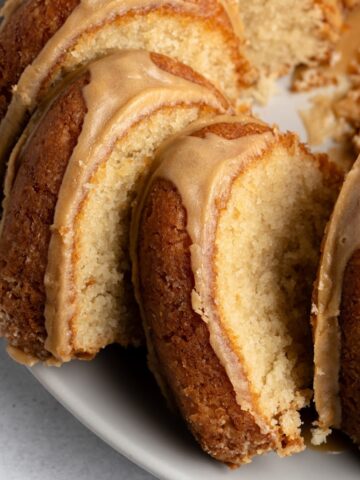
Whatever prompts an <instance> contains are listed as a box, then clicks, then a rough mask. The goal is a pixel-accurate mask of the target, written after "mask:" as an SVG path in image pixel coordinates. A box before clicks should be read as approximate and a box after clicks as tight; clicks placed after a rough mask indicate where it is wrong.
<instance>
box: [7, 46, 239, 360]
mask: <svg viewBox="0 0 360 480" xmlns="http://www.w3.org/2000/svg"><path fill="white" fill-rule="evenodd" d="M226 111H228V112H231V111H232V110H231V108H230V107H229V105H228V103H227V101H226V100H225V99H224V97H222V95H221V94H220V93H219V92H218V91H217V90H216V89H215V88H214V87H213V86H212V85H211V84H209V82H207V81H206V80H205V79H203V78H202V77H201V76H200V75H198V74H197V73H195V72H194V71H193V70H192V69H190V67H187V66H185V65H183V64H180V63H179V62H177V61H175V60H172V59H170V58H168V57H165V56H163V55H160V54H150V53H147V52H145V51H124V52H120V53H117V54H113V55H111V56H109V57H105V58H104V59H101V60H98V61H97V62H95V63H93V64H90V65H89V66H88V67H87V68H86V69H85V71H84V72H82V73H81V75H80V76H79V77H77V78H76V79H75V80H73V81H72V83H70V84H69V85H68V86H66V87H65V89H64V90H63V91H62V92H61V93H60V94H59V95H58V96H57V97H56V98H55V99H53V101H52V102H50V104H49V105H48V106H47V107H46V108H43V109H42V112H40V113H39V115H38V116H39V117H40V118H36V119H34V120H33V121H32V122H30V124H29V127H28V128H27V130H26V131H25V132H24V134H23V136H22V137H21V139H20V141H19V143H18V145H17V147H16V148H15V150H14V152H13V154H12V157H11V159H10V163H9V167H8V173H7V178H6V184H5V201H4V217H3V220H2V230H1V236H0V331H1V334H2V335H3V336H5V337H6V338H7V340H8V345H9V346H8V352H9V353H10V354H11V355H12V356H13V357H14V358H15V359H16V360H18V361H20V362H23V363H27V364H32V363H35V362H36V361H38V360H42V361H47V362H48V363H49V364H51V363H58V364H59V363H61V362H65V361H69V360H71V359H72V358H75V357H76V358H91V357H93V356H94V355H95V354H96V353H97V352H98V351H99V350H100V349H101V348H103V347H105V346H106V345H108V344H110V343H113V342H118V343H120V344H122V345H128V344H129V343H132V344H138V343H139V341H140V340H141V338H142V330H141V328H140V322H139V321H137V310H136V308H135V302H134V301H133V294H132V289H131V287H130V283H131V282H130V266H129V259H128V255H127V248H128V247H127V244H128V229H129V227H128V224H129V221H130V210H131V207H132V205H133V204H134V202H135V201H136V196H137V191H138V189H139V188H140V185H141V183H142V180H143V179H144V177H146V174H147V172H148V170H149V169H150V167H151V164H152V160H153V154H154V150H155V149H156V148H157V147H158V146H159V144H160V143H161V142H162V141H163V140H164V139H166V138H167V137H169V136H170V135H172V134H174V133H176V132H178V131H179V130H181V129H182V128H184V127H185V126H186V125H188V124H189V123H190V122H192V121H194V120H196V119H197V118H201V117H211V116H214V115H215V114H217V113H221V112H223V113H224V112H226Z"/></svg>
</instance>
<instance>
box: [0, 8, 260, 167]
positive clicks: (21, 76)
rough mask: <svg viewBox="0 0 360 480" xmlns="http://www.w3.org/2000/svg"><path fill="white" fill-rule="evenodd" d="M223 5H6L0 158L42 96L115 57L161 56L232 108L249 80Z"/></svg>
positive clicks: (236, 29) (236, 30)
mask: <svg viewBox="0 0 360 480" xmlns="http://www.w3.org/2000/svg"><path fill="white" fill-rule="evenodd" d="M231 1H232V0H222V1H219V0H200V1H199V0H91V1H89V0H27V1H25V2H22V3H20V4H19V2H17V1H16V0H14V2H15V5H17V8H15V7H14V10H13V11H12V13H10V14H8V15H7V16H6V18H5V22H4V25H3V28H2V29H1V31H0V51H1V52H3V53H2V55H0V73H1V74H0V96H1V100H0V102H1V105H2V109H1V110H0V118H2V117H3V115H4V114H5V112H6V108H7V106H8V103H9V101H10V99H11V98H12V103H11V106H10V107H9V111H8V114H7V116H6V118H5V120H4V121H3V122H2V126H1V129H0V158H3V157H4V155H5V156H6V153H8V150H9V148H11V147H12V146H13V144H14V139H16V137H17V135H19V130H21V126H22V125H23V124H24V118H25V116H26V113H27V112H32V111H33V110H34V108H35V107H36V106H37V105H38V104H39V102H40V101H41V100H42V99H43V98H44V96H46V95H47V93H48V91H49V88H51V87H53V86H54V85H56V84H57V83H58V82H59V81H60V80H61V79H62V78H64V76H65V75H66V74H68V73H69V72H72V71H74V70H76V69H77V68H78V67H79V66H81V65H86V64H87V63H89V62H90V61H92V60H94V59H96V58H99V57H101V56H104V55H106V54H109V53H112V52H114V50H117V49H119V50H120V49H139V48H143V49H145V50H148V51H153V52H157V53H162V54H165V55H169V56H171V57H173V58H176V59H178V60H179V61H181V62H183V63H185V64H187V65H189V66H191V67H193V68H194V69H196V71H198V72H199V73H200V74H202V75H203V76H204V77H205V78H207V79H209V80H210V81H211V82H212V83H214V85H216V86H217V87H218V88H220V89H221V90H222V91H223V92H225V93H226V94H227V95H228V96H229V97H230V98H231V99H233V100H237V98H238V97H239V95H240V92H241V91H242V89H243V88H244V87H245V86H247V85H249V84H251V83H253V81H254V79H255V74H254V70H253V69H252V68H251V67H250V64H249V62H248V61H247V59H246V58H245V54H244V47H243V38H242V31H241V28H242V27H241V21H240V17H239V13H238V12H237V11H236V10H235V9H234V8H231ZM14 2H12V0H10V1H9V2H7V3H9V4H11V3H14ZM14 85H16V88H14V89H13V86H14ZM12 91H13V95H12Z"/></svg>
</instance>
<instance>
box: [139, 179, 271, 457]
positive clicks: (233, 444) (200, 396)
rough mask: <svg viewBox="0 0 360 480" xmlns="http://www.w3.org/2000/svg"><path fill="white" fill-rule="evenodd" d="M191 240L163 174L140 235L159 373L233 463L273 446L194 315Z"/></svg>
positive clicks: (210, 446) (200, 433) (207, 442)
mask: <svg viewBox="0 0 360 480" xmlns="http://www.w3.org/2000/svg"><path fill="white" fill-rule="evenodd" d="M190 245H191V240H190V237H189V235H188V233H187V230H186V211H185V208H184V206H183V205H182V202H181V197H180V195H179V194H178V192H177V191H176V189H175V187H174V186H173V185H172V184H171V183H170V182H169V181H167V180H164V179H157V180H155V181H154V183H153V185H152V186H151V188H150V191H149V194H148V196H147V198H146V201H145V204H144V209H143V212H142V219H141V222H140V227H139V237H138V246H137V251H138V264H139V265H140V266H141V268H140V269H139V272H138V273H139V294H140V298H141V302H142V307H143V311H144V316H145V318H144V321H145V326H146V328H147V330H148V340H149V341H150V342H151V343H152V345H151V346H152V347H153V348H154V350H155V354H156V356H157V358H158V360H159V362H160V368H161V371H160V372H159V371H158V372H157V374H160V375H161V376H162V377H163V379H164V380H165V382H166V383H167V384H168V385H169V386H170V388H171V390H172V392H173V394H174V397H175V399H176V402H177V405H178V407H179V409H180V411H181V412H182V414H183V416H184V417H185V419H186V421H187V422H188V425H189V427H190V429H191V430H192V432H193V434H194V435H195V437H196V438H197V440H198V441H199V443H200V444H201V446H202V447H203V449H204V450H205V451H206V452H208V453H209V454H210V455H212V456H213V457H214V458H216V459H217V460H220V461H222V462H225V463H227V464H229V465H232V466H237V465H240V464H242V463H245V462H247V461H249V460H250V459H251V457H252V456H254V455H255V454H257V453H260V452H262V451H267V450H271V449H272V448H274V445H273V444H272V441H271V439H270V438H269V437H268V436H266V435H263V434H262V433H261V432H260V429H259V427H258V426H257V424H256V423H255V421H254V418H253V417H252V415H251V414H250V413H248V412H245V411H243V410H242V409H241V408H240V406H239V405H238V404H237V402H236V398H235V392H234V389H233V387H232V385H231V383H230V380H229V378H228V377H227V375H226V372H225V370H224V368H223V366H222V365H221V364H220V361H219V359H218V358H217V356H216V355H215V353H214V351H213V349H212V347H211V345H210V341H209V332H208V329H207V327H206V324H205V323H204V322H203V320H202V319H201V317H200V316H199V315H198V314H196V313H195V312H194V310H193V309H192V303H191V292H192V290H193V287H194V276H193V272H192V270H191V261H190V250H189V247H190Z"/></svg>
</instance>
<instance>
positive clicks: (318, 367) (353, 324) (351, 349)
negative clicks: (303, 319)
mask: <svg viewBox="0 0 360 480" xmlns="http://www.w3.org/2000/svg"><path fill="white" fill-rule="evenodd" d="M359 182H360V157H359V158H358V159H357V161H356V162H355V164H354V165H353V167H352V169H351V170H350V172H349V173H348V174H347V177H346V179H345V182H344V185H343V187H342V189H341V192H340V194H339V198H338V200H337V202H336V205H335V208H334V211H333V213H332V216H331V219H330V222H329V225H328V227H327V229H326V233H325V237H324V242H323V246H322V256H321V262H320V268H319V273H318V279H317V282H316V285H315V289H314V298H313V309H312V322H313V328H314V364H315V374H314V398H315V406H316V410H317V412H318V415H319V416H318V420H317V422H316V428H315V429H314V431H313V443H314V444H316V445H318V444H321V443H323V442H325V441H326V437H327V436H328V435H329V434H330V433H331V429H333V428H335V429H341V430H342V431H344V432H345V433H346V434H347V435H349V436H350V437H351V438H352V440H353V441H354V442H355V443H357V444H358V445H360V322H359V302H360V283H359V278H360V262H359V258H360V255H359V252H360V200H359Z"/></svg>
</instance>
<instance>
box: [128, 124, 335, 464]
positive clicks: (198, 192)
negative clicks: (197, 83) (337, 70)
mask: <svg viewBox="0 0 360 480" xmlns="http://www.w3.org/2000/svg"><path fill="white" fill-rule="evenodd" d="M204 124H205V122H203V124H202V125H201V127H200V126H199V125H197V126H196V127H193V126H192V127H191V130H189V131H188V133H187V134H186V135H185V134H184V135H180V136H179V137H178V138H177V139H175V140H173V141H172V142H171V143H169V144H168V145H167V146H166V147H164V148H162V151H161V153H160V154H159V159H158V161H160V162H161V163H160V166H159V167H158V169H157V170H156V171H155V173H154V174H153V176H152V177H151V180H150V182H149V184H148V186H147V188H146V193H145V194H144V196H143V198H142V201H141V202H140V203H139V204H138V205H139V207H138V209H137V211H136V214H135V217H134V221H133V232H132V256H133V259H134V262H133V265H134V272H133V274H134V285H135V287H136V296H137V299H138V302H139V305H140V308H141V312H142V317H143V323H144V328H145V332H146V336H147V342H148V348H149V352H150V354H149V364H150V367H151V368H152V370H153V372H154V374H155V376H156V378H157V380H158V382H159V384H160V386H161V388H162V390H163V391H164V393H165V394H166V395H167V396H168V397H173V398H174V399H175V402H176V404H177V406H178V407H179V409H180V411H181V412H182V414H183V416H184V418H185V419H186V421H187V423H188V425H189V427H190V429H191V430H192V432H193V433H194V435H195V437H196V438H197V440H198V441H199V442H200V444H201V446H202V447H203V449H204V450H205V451H206V452H208V453H209V454H210V455H212V456H213V457H215V458H216V459H217V460H220V461H222V462H226V463H228V464H230V465H233V466H237V465H241V464H243V463H247V462H249V461H250V460H251V458H252V457H253V456H254V455H257V454H261V453H264V452H267V451H270V450H275V451H276V452H277V453H278V454H279V455H282V456H283V455H289V454H292V453H295V452H298V451H301V450H302V449H303V448H304V443H303V439H302V437H301V433H300V425H301V420H300V415H299V410H300V409H301V408H302V407H304V406H305V405H307V404H308V403H309V400H310V398H311V386H312V342H311V331H310V322H309V320H308V319H309V312H310V307H311V290H312V283H313V281H314V279H315V276H316V268H317V263H318V260H319V255H320V253H319V252H320V242H321V238H322V235H323V231H324V227H325V224H326V221H327V219H328V217H329V215H330V212H331V209H332V206H333V203H334V201H335V198H336V196H337V191H338V188H339V182H340V175H339V174H338V172H337V171H336V169H335V168H334V167H333V166H332V165H331V164H329V163H328V161H327V159H326V157H324V156H315V155H312V154H311V153H309V151H308V150H307V149H306V148H305V147H304V146H303V145H301V144H300V143H299V141H298V139H297V137H296V136H295V135H293V134H290V133H287V134H281V133H279V132H278V131H277V130H276V129H275V128H271V127H269V126H267V125H265V124H263V123H260V122H258V121H257V120H254V119H252V118H244V117H233V118H229V117H219V118H215V119H214V120H212V121H211V122H208V123H207V125H204Z"/></svg>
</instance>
